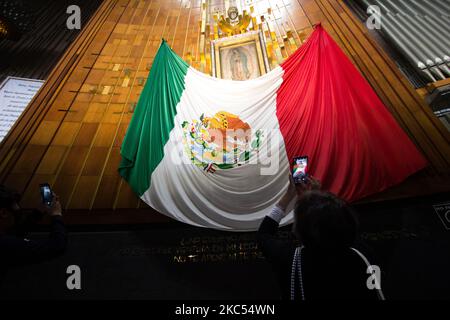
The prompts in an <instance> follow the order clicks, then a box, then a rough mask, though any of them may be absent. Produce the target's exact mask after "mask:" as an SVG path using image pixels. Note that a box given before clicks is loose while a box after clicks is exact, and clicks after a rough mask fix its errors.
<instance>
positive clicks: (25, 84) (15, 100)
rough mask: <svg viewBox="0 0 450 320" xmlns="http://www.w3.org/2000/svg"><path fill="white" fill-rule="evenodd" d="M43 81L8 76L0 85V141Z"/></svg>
mask: <svg viewBox="0 0 450 320" xmlns="http://www.w3.org/2000/svg"><path fill="white" fill-rule="evenodd" d="M43 83H44V81H43V80H35V79H25V78H16V77H8V78H6V80H5V81H3V83H2V84H1V85H0V142H1V141H2V140H3V138H4V137H5V136H6V135H7V134H8V132H9V130H11V128H12V126H13V125H14V123H15V122H16V121H17V119H18V118H19V117H20V115H21V114H22V112H23V111H24V110H25V108H26V107H27V105H28V103H30V101H31V99H33V97H34V95H35V94H36V93H37V92H38V90H39V89H40V88H41V86H42V85H43Z"/></svg>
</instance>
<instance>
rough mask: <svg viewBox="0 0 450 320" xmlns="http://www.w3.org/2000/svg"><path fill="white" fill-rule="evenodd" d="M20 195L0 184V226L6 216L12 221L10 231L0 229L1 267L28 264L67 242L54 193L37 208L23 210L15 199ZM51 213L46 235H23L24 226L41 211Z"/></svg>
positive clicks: (50, 254) (61, 249)
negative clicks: (27, 210)
mask: <svg viewBox="0 0 450 320" xmlns="http://www.w3.org/2000/svg"><path fill="white" fill-rule="evenodd" d="M19 199H20V195H18V194H17V193H15V192H13V191H11V190H9V189H8V188H6V187H4V186H0V216H1V218H2V220H3V221H0V226H1V227H2V229H4V227H6V226H5V224H6V223H5V222H6V220H7V218H11V215H12V216H13V217H14V220H15V224H14V226H13V227H12V228H10V232H8V233H5V232H4V231H5V230H0V231H1V232H0V259H1V261H2V263H1V265H2V267H3V268H5V269H7V268H8V267H11V266H17V265H24V264H32V263H36V262H40V261H44V260H47V259H50V258H53V257H56V256H58V255H60V254H62V253H63V252H64V251H65V249H66V245H67V236H66V229H65V227H64V223H63V219H62V210H61V204H60V202H59V200H58V197H57V196H56V195H54V196H53V201H52V203H51V204H50V205H49V206H44V205H43V208H42V209H41V210H33V211H31V212H24V211H23V210H21V208H20V206H19V204H18V202H19ZM45 213H46V214H48V215H50V217H51V226H50V233H49V235H48V237H47V238H46V239H43V240H32V239H28V238H27V237H26V233H27V228H28V227H29V225H30V224H33V223H35V222H36V221H37V220H38V219H39V218H40V217H39V216H40V215H42V214H45Z"/></svg>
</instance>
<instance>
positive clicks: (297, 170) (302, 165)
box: [292, 156, 308, 184]
mask: <svg viewBox="0 0 450 320" xmlns="http://www.w3.org/2000/svg"><path fill="white" fill-rule="evenodd" d="M307 176H308V157H307V156H301V157H295V158H294V160H293V161H292V178H293V179H294V183H295V184H300V183H305V182H306V177H307Z"/></svg>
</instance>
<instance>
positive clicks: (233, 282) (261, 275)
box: [0, 195, 450, 299]
mask: <svg viewBox="0 0 450 320" xmlns="http://www.w3.org/2000/svg"><path fill="white" fill-rule="evenodd" d="M443 202H450V197H449V196H446V195H440V196H438V197H433V198H422V199H414V200H408V201H405V200H404V201H399V202H385V203H380V204H372V205H366V206H359V207H357V210H358V212H359V215H360V220H361V231H362V239H363V240H364V242H365V243H366V244H367V245H368V246H369V247H370V248H371V249H372V251H373V254H374V256H375V258H376V260H377V261H376V262H377V263H378V264H379V265H380V267H381V270H382V273H383V274H382V281H381V282H382V286H383V289H384V292H385V295H386V297H387V298H388V299H450V272H448V271H449V270H450V231H447V229H446V228H445V226H444V224H443V222H442V221H441V220H440V218H439V217H438V215H437V214H436V212H435V210H434V208H433V205H435V204H438V203H443ZM83 228H84V229H83V230H80V229H79V228H76V227H71V228H69V231H70V235H69V241H70V243H69V249H68V251H67V253H66V254H65V255H64V256H62V257H60V258H57V259H54V260H52V261H48V262H45V263H41V264H38V265H33V266H26V267H20V268H16V269H13V270H9V271H8V272H7V273H6V274H3V275H2V279H1V280H0V281H1V283H0V299H24V298H28V299H50V298H57V299H277V298H278V297H279V289H278V286H277V283H276V279H275V277H274V275H273V274H272V271H271V269H270V266H269V265H268V264H267V263H266V262H265V261H264V259H263V258H262V256H261V254H260V252H259V250H258V248H257V245H256V242H255V239H256V237H255V233H225V232H218V231H213V230H205V229H201V228H194V227H190V226H186V225H183V224H179V223H170V224H156V225H151V226H126V227H124V226H120V227H117V228H116V230H113V228H114V227H108V228H106V227H105V228H101V227H95V230H94V229H93V228H91V229H89V228H87V227H83ZM119 228H120V229H119ZM289 231H290V228H285V229H283V232H282V233H281V236H283V237H285V238H289V237H290V232H289ZM32 236H34V237H39V236H41V234H39V233H36V234H33V235H32ZM70 265H77V266H79V267H80V270H81V289H80V290H68V288H67V286H66V280H67V278H68V277H69V275H68V274H67V273H66V270H67V268H68V267H69V266H70ZM330 272H333V271H332V270H330Z"/></svg>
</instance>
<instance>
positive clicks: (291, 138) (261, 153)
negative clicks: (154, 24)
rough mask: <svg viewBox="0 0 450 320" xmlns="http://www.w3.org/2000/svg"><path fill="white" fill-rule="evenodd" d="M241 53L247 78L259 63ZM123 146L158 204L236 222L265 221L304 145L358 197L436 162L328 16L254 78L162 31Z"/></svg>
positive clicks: (139, 186)
mask: <svg viewBox="0 0 450 320" xmlns="http://www.w3.org/2000/svg"><path fill="white" fill-rule="evenodd" d="M235 55H237V56H236V57H234V59H235V61H234V65H233V68H234V71H233V72H235V73H236V74H237V75H238V76H239V77H243V78H245V77H246V76H247V75H248V74H249V73H250V72H251V71H252V68H256V67H257V66H253V65H252V64H251V61H250V60H249V59H246V57H245V52H244V51H243V52H239V51H238V52H237V53H235ZM121 154H122V162H121V164H120V167H119V172H120V174H121V175H122V177H123V178H124V179H125V180H126V181H127V182H128V183H129V184H130V186H131V187H132V189H133V190H134V191H135V192H136V193H137V194H138V195H139V196H140V197H141V198H142V200H144V201H145V202H146V203H147V204H149V205H150V206H151V207H153V208H154V209H156V210H157V211H159V212H161V213H163V214H165V215H168V216H170V217H173V218H174V219H177V220H179V221H182V222H186V223H189V224H192V225H197V226H203V227H210V228H216V229H223V230H232V231H240V230H241V231H244V230H255V229H257V227H258V226H259V223H260V222H261V219H262V218H263V217H264V216H265V215H266V214H267V213H268V212H269V211H270V210H271V208H272V207H273V205H274V204H275V203H276V202H277V201H278V200H279V199H280V197H281V196H282V194H283V193H284V192H285V190H286V188H287V186H288V172H289V165H290V163H291V161H292V159H293V158H294V157H296V156H308V157H309V164H308V167H309V172H310V173H311V174H312V175H314V176H315V177H317V178H318V179H320V180H321V181H322V185H323V188H324V189H326V190H329V191H331V192H333V193H335V194H337V195H338V196H340V197H342V198H344V199H346V200H348V201H354V200H358V199H361V198H362V197H365V196H368V195H371V194H374V193H376V192H379V191H382V190H384V189H386V188H388V187H389V186H392V185H394V184H397V183H399V182H401V181H402V180H404V179H405V178H406V177H408V176H409V175H411V174H413V173H414V172H416V171H418V170H420V169H422V168H423V167H425V165H426V161H425V160H424V158H423V157H422V155H421V154H420V153H419V152H418V151H417V149H416V148H415V146H414V144H413V143H412V142H411V141H410V140H409V138H408V137H407V135H406V134H405V132H404V131H403V130H402V129H401V128H400V127H399V125H398V124H397V122H396V121H395V120H394V118H393V117H392V116H391V114H390V113H389V112H388V110H387V108H386V107H385V106H384V105H383V103H382V102H381V101H380V99H379V98H378V96H377V95H376V94H375V93H374V91H373V90H372V88H371V87H370V85H369V84H368V83H367V82H366V81H365V79H364V78H363V77H362V76H361V75H360V73H359V72H358V71H357V69H356V68H355V67H354V66H353V65H352V63H351V62H350V60H349V59H348V58H347V57H346V56H345V54H344V53H343V52H342V51H341V50H340V49H339V47H338V46H337V44H336V43H335V42H334V41H333V40H332V38H331V37H330V36H329V35H328V34H327V33H326V31H325V30H324V29H323V28H322V27H321V26H318V27H317V28H316V30H315V31H314V33H313V34H312V35H311V37H310V38H309V40H308V41H307V42H306V43H305V44H304V45H303V46H302V47H301V48H299V49H298V50H297V51H296V52H295V53H294V54H293V55H291V56H290V57H289V58H288V59H287V60H286V61H285V62H284V63H283V64H282V65H280V66H279V67H277V68H275V69H273V70H271V71H270V72H268V73H266V74H264V75H263V76H261V77H259V78H256V79H252V80H247V81H231V80H222V79H217V78H212V77H210V76H208V75H205V74H203V73H201V72H199V71H197V70H195V69H193V68H192V67H189V66H188V65H187V64H186V62H184V61H183V60H182V59H181V58H180V57H179V56H178V55H176V54H175V53H174V52H173V51H172V50H171V49H170V47H169V46H168V45H167V43H166V42H165V41H163V42H162V44H161V46H160V48H159V51H158V53H157V55H156V57H155V59H154V62H153V66H152V69H151V71H150V75H149V77H148V80H147V83H146V85H145V87H144V90H143V92H142V94H141V96H140V99H139V102H138V105H137V107H136V109H135V113H134V115H133V118H132V120H131V123H130V125H129V128H128V131H127V134H126V136H125V139H124V141H123V144H122V149H121ZM291 221H292V214H290V215H288V216H287V217H286V219H284V220H283V221H282V223H283V224H286V223H289V222H291Z"/></svg>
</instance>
